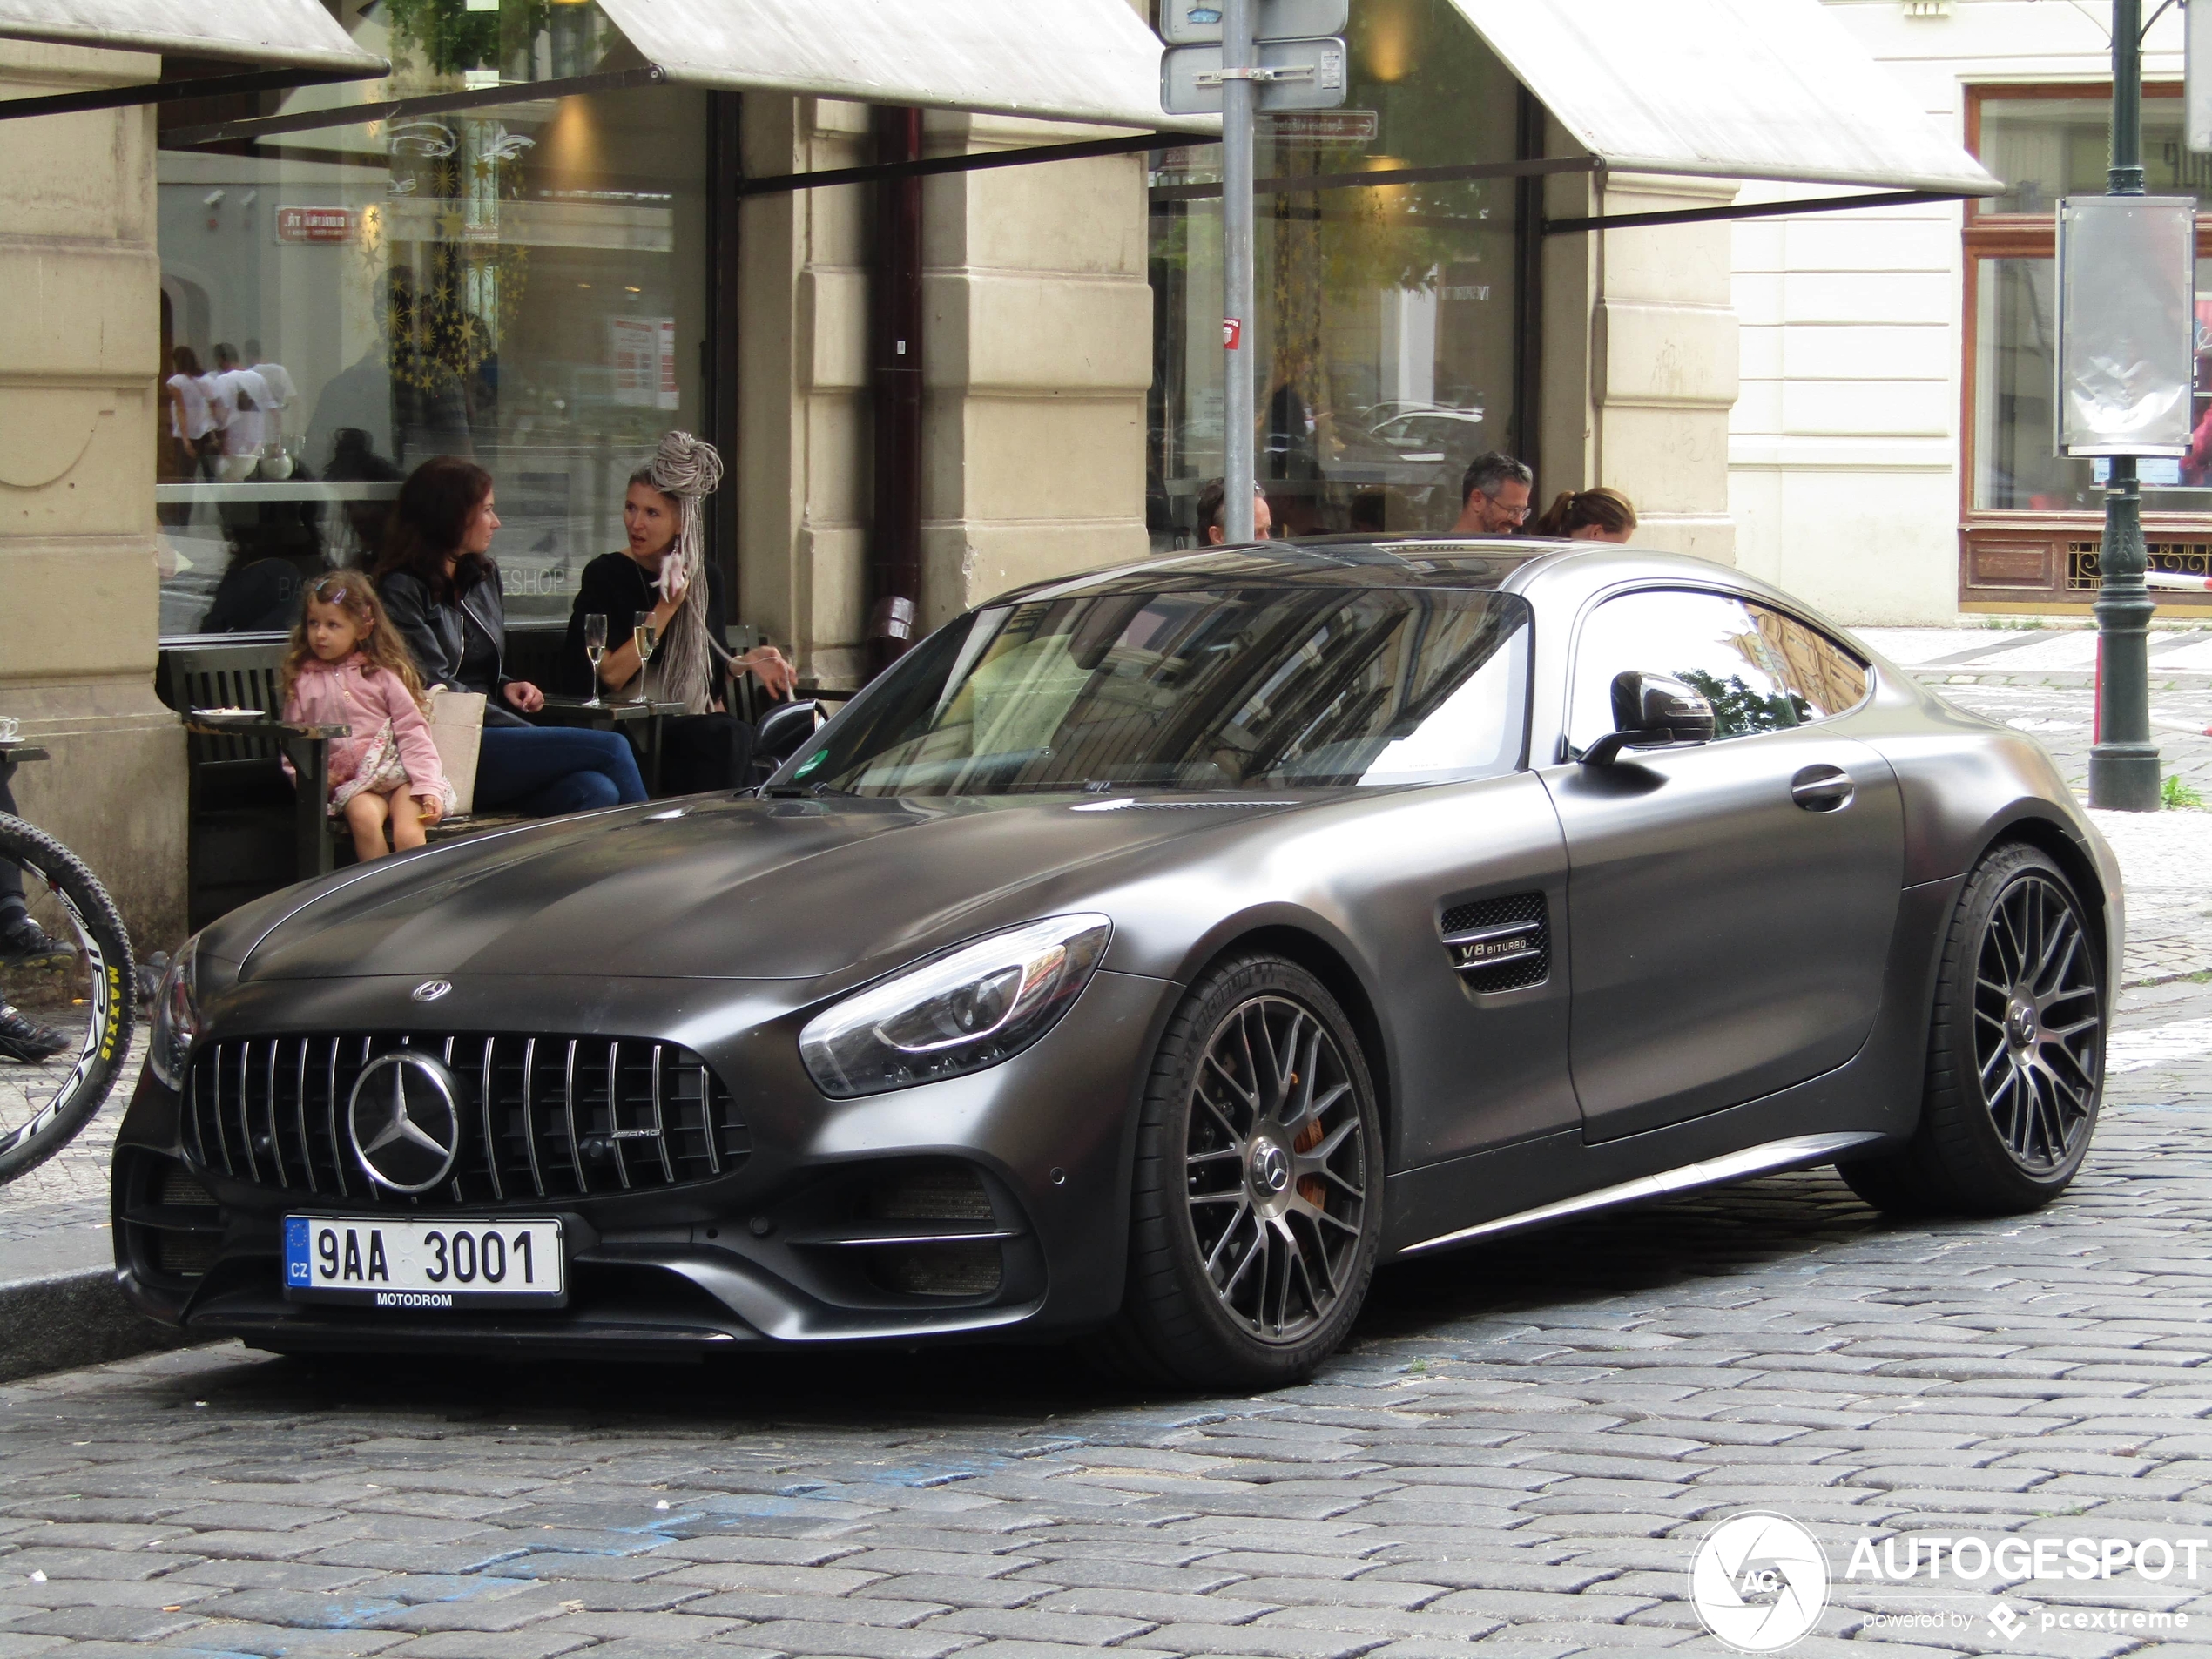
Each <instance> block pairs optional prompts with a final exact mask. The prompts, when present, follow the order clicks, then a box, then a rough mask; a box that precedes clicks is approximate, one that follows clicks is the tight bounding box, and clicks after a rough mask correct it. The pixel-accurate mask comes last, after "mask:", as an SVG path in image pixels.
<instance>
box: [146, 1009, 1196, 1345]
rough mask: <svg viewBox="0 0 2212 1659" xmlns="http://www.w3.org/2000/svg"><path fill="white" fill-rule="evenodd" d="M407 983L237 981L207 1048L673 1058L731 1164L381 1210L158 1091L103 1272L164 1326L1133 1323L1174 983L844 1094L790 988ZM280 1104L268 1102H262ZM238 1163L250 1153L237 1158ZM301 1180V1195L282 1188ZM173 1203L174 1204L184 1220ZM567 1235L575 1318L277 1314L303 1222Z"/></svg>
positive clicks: (651, 1333) (604, 1333) (246, 1333)
mask: <svg viewBox="0 0 2212 1659" xmlns="http://www.w3.org/2000/svg"><path fill="white" fill-rule="evenodd" d="M419 982H420V981H419V979H418V978H417V977H416V976H413V975H409V976H407V977H405V978H403V979H389V980H383V979H380V980H344V981H291V982H286V983H278V984H251V983H249V984H245V985H240V986H238V987H236V988H233V989H232V990H230V991H228V992H226V993H225V994H223V995H222V996H221V997H219V999H215V1000H212V1001H211V1002H210V1004H209V1006H208V1007H207V1008H206V1029H205V1030H204V1032H203V1034H202V1037H201V1051H203V1052H204V1051H205V1050H206V1048H207V1046H208V1045H209V1044H212V1043H216V1042H224V1041H226V1040H234V1039H238V1038H242V1037H251V1038H254V1039H257V1040H263V1039H277V1038H282V1039H287V1040H288V1039H292V1038H295V1037H308V1036H327V1035H332V1034H338V1033H359V1034H372V1033H388V1032H396V1031H407V1032H409V1033H412V1034H417V1040H418V1041H419V1040H420V1036H421V1035H435V1033H437V1032H445V1033H450V1034H467V1033H486V1032H509V1031H523V1030H543V1029H545V1028H547V1027H549V1026H552V1027H554V1028H559V1029H563V1030H567V1031H572V1032H585V1033H590V1034H594V1035H597V1036H604V1037H607V1038H619V1039H622V1040H623V1041H624V1042H629V1041H631V1040H633V1039H635V1040H638V1041H641V1042H667V1043H680V1044H682V1045H684V1046H685V1047H686V1048H688V1049H691V1050H692V1051H694V1052H695V1053H697V1054H698V1055H701V1056H702V1057H704V1058H705V1060H706V1061H707V1062H708V1063H709V1064H710V1065H711V1066H712V1067H713V1069H714V1070H715V1073H716V1075H717V1076H718V1077H719V1078H720V1079H722V1080H723V1082H725V1084H726V1086H727V1088H728V1089H729V1091H730V1095H731V1096H732V1100H733V1101H734V1103H735V1104H736V1106H737V1108H738V1111H739V1112H740V1113H741V1115H742V1116H743V1119H744V1123H745V1131H746V1135H747V1137H748V1139H749V1143H750V1150H748V1152H747V1153H746V1155H745V1157H744V1159H743V1161H742V1163H739V1164H738V1167H736V1168H734V1169H729V1170H725V1172H723V1173H721V1174H719V1175H716V1176H712V1177H708V1178H704V1179H696V1180H689V1181H685V1182H684V1183H682V1184H677V1185H671V1186H664V1187H661V1188H658V1189H654V1190H635V1191H620V1190H616V1191H608V1192H604V1193H598V1192H593V1193H588V1194H583V1195H578V1194H574V1193H570V1194H567V1195H565V1196H560V1197H545V1198H539V1197H535V1196H534V1195H523V1196H520V1197H515V1198H512V1199H510V1200H509V1201H506V1202H502V1203H498V1204H486V1203H483V1202H468V1203H461V1202H455V1200H454V1199H453V1198H452V1197H450V1196H449V1195H445V1194H440V1195H438V1196H435V1197H431V1196H426V1197H423V1198H421V1199H402V1198H395V1197H390V1196H389V1195H386V1196H384V1197H382V1198H381V1202H375V1203H367V1202H364V1201H363V1198H364V1197H365V1195H364V1194H362V1193H360V1192H359V1191H356V1192H355V1194H354V1197H352V1198H351V1199H350V1200H348V1199H345V1198H340V1197H334V1195H333V1194H331V1193H330V1192H328V1191H322V1192H315V1193H309V1192H306V1191H302V1190H300V1183H301V1182H302V1181H303V1180H304V1177H301V1176H300V1174H299V1173H298V1168H297V1166H296V1165H295V1166H293V1170H292V1172H291V1173H290V1175H289V1176H287V1172H286V1170H285V1167H284V1163H283V1160H282V1159H281V1158H279V1159H277V1160H275V1164H276V1167H275V1169H274V1170H272V1169H271V1168H269V1167H268V1164H269V1162H270V1161H269V1160H268V1159H267V1157H266V1155H265V1157H264V1158H263V1161H262V1167H261V1168H260V1169H259V1170H257V1171H255V1172H254V1175H253V1176H251V1177H249V1176H248V1175H246V1172H245V1171H244V1170H243V1169H242V1168H237V1169H226V1167H225V1163H224V1161H223V1160H222V1159H220V1158H219V1157H215V1156H213V1154H212V1152H211V1151H210V1150H209V1149H207V1148H206V1147H205V1146H203V1145H202V1144H200V1142H201V1141H202V1140H204V1138H205V1137H204V1136H199V1135H197V1134H196V1133H195V1128H196V1125H195V1123H193V1121H192V1109H189V1108H187V1106H186V1104H185V1102H184V1101H183V1100H181V1099H180V1097H179V1096H178V1095H177V1094H176V1093H175V1092H173V1091H172V1090H170V1089H167V1088H166V1087H165V1086H164V1085H163V1084H162V1083H161V1082H159V1081H158V1079H156V1078H155V1077H154V1076H152V1073H151V1071H148V1072H146V1073H145V1074H144V1075H142V1076H141V1077H140V1079H139V1082H138V1089H137V1091H136V1093H135V1094H134V1095H133V1096H132V1101H131V1104H130V1107H129V1109H128V1110H127V1112H126V1113H125V1117H124V1121H123V1124H122V1128H121V1130H120V1132H119V1134H118V1138H117V1145H116V1160H115V1166H114V1173H113V1179H112V1195H111V1196H112V1203H113V1209H114V1216H115V1241H116V1258H117V1270H118V1277H119V1278H120V1281H121V1283H122V1285H123V1289H124V1291H125V1294H126V1296H128V1297H129V1298H130V1299H131V1300H132V1302H133V1303H134V1304H135V1305H137V1306H138V1307H139V1308H141V1309H143V1310H144V1311H145V1312H147V1313H149V1314H151V1315H152V1316H153V1317H154V1318H157V1319H159V1320H161V1321H163V1322H164V1323H166V1324H169V1325H176V1326H180V1327H183V1328H184V1329H185V1330H188V1331H190V1332H193V1333H196V1334H199V1335H206V1336H232V1337H238V1338H240V1339H243V1340H245V1341H246V1342H247V1343H250V1344H253V1345H259V1346H264V1347H270V1348H275V1349H280V1350H284V1351H300V1352H307V1351H315V1350H321V1351H339V1352H345V1351H353V1352H590V1353H601V1354H613V1353H619V1354H625V1355H631V1356H636V1357H645V1356H650V1355H654V1354H662V1355H674V1354H685V1353H695V1352H704V1351H706V1350H710V1349H716V1348H729V1347H735V1346H738V1345H746V1344H753V1345H769V1344H781V1343H822V1342H858V1341H871V1340H875V1341H880V1340H896V1341H900V1342H914V1341H920V1340H933V1339H960V1338H972V1337H978V1336H988V1335H993V1334H1005V1333H1015V1332H1018V1333H1022V1334H1028V1333H1035V1334H1036V1335H1038V1336H1040V1337H1042V1336H1046V1335H1057V1334H1062V1333H1065V1332H1074V1331H1078V1330H1081V1329H1082V1328H1084V1327H1086V1326H1090V1325H1096V1324H1098V1323H1100V1322H1102V1321H1103V1320H1104V1319H1106V1318H1109V1317H1110V1316H1111V1315H1112V1314H1113V1312H1115V1310H1116V1308H1117V1307H1118V1306H1119V1305H1120V1303H1121V1298H1122V1287H1123V1271H1124V1267H1125V1261H1126V1249H1127V1239H1128V1237H1129V1230H1128V1207H1129V1181H1130V1168H1131V1159H1132V1157H1133V1143H1134V1136H1135V1130H1136V1102H1137V1096H1138V1091H1139V1089H1140V1088H1141V1085H1142V1080H1143V1075H1144V1072H1145V1070H1146V1069H1147V1065H1148V1062H1149V1057H1150V1053H1151V1049H1152V1046H1153V1042H1154V1040H1155V1038H1156V1036H1157V1030H1158V1028H1159V1026H1160V1024H1161V1022H1163V1021H1164V1019H1165V1017H1166V1015H1167V1012H1168V1010H1169V1008H1170V1006H1171V1004H1172V996H1171V995H1170V994H1171V993H1172V992H1173V991H1174V989H1175V988H1174V987H1173V986H1172V985H1170V984H1169V983H1168V982H1166V981H1160V980H1154V979H1146V978H1141V977H1138V976H1136V975H1131V974H1114V973H1107V972H1100V973H1098V974H1095V975H1094V976H1093V978H1092V980H1091V981H1090V983H1089V986H1087V987H1086V988H1085V989H1084V991H1083V994H1082V996H1081V997H1080V998H1079V999H1078V1000H1077V1001H1076V1006H1075V1007H1074V1008H1071V1009H1070V1010H1069V1013H1068V1015H1067V1016H1066V1017H1065V1018H1064V1019H1062V1021H1061V1022H1059V1024H1058V1025H1056V1026H1055V1028H1053V1029H1052V1031H1050V1032H1049V1034H1047V1035H1046V1036H1045V1037H1044V1038H1043V1039H1042V1041H1040V1042H1037V1043H1036V1044H1035V1046H1033V1047H1032V1048H1030V1049H1027V1050H1025V1051H1024V1052H1022V1054H1019V1055H1015V1057H1014V1058H1013V1059H1012V1060H1010V1061H1008V1062H1005V1063H1004V1064H1002V1065H1000V1066H997V1067H995V1068H993V1069H989V1070H988V1071H983V1072H979V1073H975V1074H974V1075H971V1076H966V1077H960V1078H954V1079H951V1080H948V1081H946V1082H937V1083H931V1084H927V1085H924V1086H921V1087H919V1088H914V1089H902V1090H898V1091H895V1092H893V1093H890V1094H885V1095H877V1096H868V1097H865V1098H862V1099H859V1100H853V1101H832V1100H828V1099H826V1098H825V1097H823V1096H821V1095H820V1094H819V1092H818V1091H817V1090H816V1089H814V1087H813V1082H812V1081H811V1080H810V1079H809V1078H808V1077H807V1076H806V1071H805V1069H803V1068H802V1067H801V1065H800V1064H799V1057H798V1049H797V1040H796V1038H797V1031H798V1028H799V1026H800V1025H801V1024H803V1023H804V1022H805V1020H806V1018H807V1017H808V1016H809V1015H811V1014H812V1013H813V1011H814V1008H815V1007H816V1006H817V1005H816V1004H814V1003H812V1002H802V1001H799V997H800V996H801V995H804V993H805V992H806V991H807V990H808V989H811V987H808V986H805V985H799V984H793V983H789V982H783V981H628V982H621V983H616V984H611V985H610V984H608V983H606V982H605V981H583V980H571V979H567V978H563V977H560V976H549V977H547V978H543V979H532V980H529V981H518V980H514V979H495V978H484V979H479V980H475V981H469V980H456V981H454V988H453V991H452V992H451V993H450V994H449V995H447V996H445V997H444V998H442V999H441V1000H440V1001H438V1002H437V1003H436V1004H435V1018H433V1017H431V1015H429V1014H428V1013H427V1012H426V1010H425V1009H424V1008H422V1007H421V1005H419V1004H415V1003H413V1002H411V1001H409V1000H408V992H409V991H411V990H412V989H413V988H414V987H415V985H416V984H417V983H419ZM269 1098H270V1099H271V1100H272V1101H273V1100H274V1099H275V1098H276V1096H274V1094H272V1095H271V1096H269ZM235 1162H236V1160H233V1163H235ZM280 1179H290V1180H291V1181H292V1182H293V1185H290V1186H287V1185H281V1184H279V1180H280ZM179 1200H183V1202H179ZM301 1212H305V1213H313V1214H354V1215H361V1216H362V1217H365V1218H371V1219H373V1218H374V1217H377V1216H379V1215H381V1216H383V1217H395V1216H410V1217H425V1218H427V1217H435V1216H441V1215H449V1216H454V1217H497V1218H498V1219H501V1220H509V1221H511V1220H519V1219H523V1218H525V1217H533V1216H537V1217H559V1219H560V1220H561V1222H562V1224H563V1233H564V1236H565V1238H566V1240H567V1251H568V1260H569V1278H570V1285H569V1296H568V1299H567V1303H566V1305H564V1306H563V1307H560V1308H557V1309H548V1310H545V1311H543V1312H541V1311H538V1310H535V1309H532V1310H526V1311H518V1310H515V1309H511V1308H510V1309H500V1310H496V1311H491V1310H471V1309H469V1308H467V1307H459V1308H455V1309H453V1310H451V1311H442V1310H441V1311H424V1310H408V1311H400V1310H377V1309H370V1308H364V1307H360V1306H346V1305H328V1304H318V1303H302V1302H294V1301H290V1300H287V1298H286V1297H285V1294H284V1291H283V1286H282V1265H281V1249H282V1227H283V1219H284V1217H285V1216H286V1215H287V1214H291V1213H301Z"/></svg>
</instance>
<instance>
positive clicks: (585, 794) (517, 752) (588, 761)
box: [476, 725, 645, 818]
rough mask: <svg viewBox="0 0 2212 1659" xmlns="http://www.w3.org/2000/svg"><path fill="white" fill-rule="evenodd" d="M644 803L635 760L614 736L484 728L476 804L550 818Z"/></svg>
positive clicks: (570, 730) (568, 730) (642, 782)
mask: <svg viewBox="0 0 2212 1659" xmlns="http://www.w3.org/2000/svg"><path fill="white" fill-rule="evenodd" d="M643 799H645V780H644V779H643V778H641V777H639V776H638V775H637V757H636V756H635V755H633V754H632V753H631V751H630V745H629V744H628V743H626V742H625V741H624V739H623V738H621V737H620V736H619V735H617V733H615V732H588V731H585V730H583V729H582V728H580V727H574V726H544V725H540V726H516V725H488V726H486V727H485V728H484V738H483V747H482V749H481V750H480V751H479V752H478V753H477V756H476V805H477V806H478V807H479V808H481V809H482V810H484V811H487V812H492V811H501V810H504V811H509V812H516V813H523V814H525V815H526V816H528V817H530V818H554V817H557V816H558V815H560V814H561V813H588V812H591V811H593V810H594V809H596V808H597V807H601V806H622V805H625V804H627V803H629V802H631V801H640V800H643Z"/></svg>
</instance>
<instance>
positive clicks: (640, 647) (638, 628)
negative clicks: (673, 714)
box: [630, 610, 660, 703]
mask: <svg viewBox="0 0 2212 1659" xmlns="http://www.w3.org/2000/svg"><path fill="white" fill-rule="evenodd" d="M630 637H631V639H632V640H634V641H636V642H637V700H638V701H639V702H640V703H643V702H644V701H646V697H645V664H647V663H650V662H651V661H652V660H653V647H654V646H655V645H657V644H659V643H660V630H659V629H658V628H656V627H654V626H653V613H652V612H651V611H650V610H641V611H639V612H638V613H637V624H636V625H635V626H634V627H633V628H632V629H631V633H630Z"/></svg>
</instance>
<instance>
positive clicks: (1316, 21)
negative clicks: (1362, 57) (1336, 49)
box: [1160, 0, 1352, 46]
mask: <svg viewBox="0 0 2212 1659" xmlns="http://www.w3.org/2000/svg"><path fill="white" fill-rule="evenodd" d="M1221 17H1222V0H1161V5H1160V38H1161V39H1162V40H1164V41H1165V42H1167V44H1169V45H1170V46H1210V45H1212V44H1216V43H1217V42H1218V41H1219V40H1220V39H1221ZM1351 20H1352V6H1351V0H1254V4H1253V12H1252V38H1253V39H1255V40H1301V39H1311V38H1312V37H1315V36H1317V35H1340V34H1342V33H1343V32H1344V26H1345V24H1347V23H1349V22H1350V21H1351Z"/></svg>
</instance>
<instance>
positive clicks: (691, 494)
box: [630, 432, 727, 714]
mask: <svg viewBox="0 0 2212 1659" xmlns="http://www.w3.org/2000/svg"><path fill="white" fill-rule="evenodd" d="M630 482H631V483H633V484H644V485H645V486H647V487H648V488H650V489H658V491H660V493H661V494H662V495H664V496H668V497H669V498H670V499H671V500H672V501H673V502H675V503H676V513H677V520H676V540H675V542H674V543H672V544H671V546H670V548H669V550H668V554H667V556H666V557H665V558H664V559H663V560H662V561H661V567H660V591H661V597H663V598H664V599H665V598H666V597H668V594H669V585H670V580H671V577H674V578H675V579H676V580H677V581H678V582H679V583H681V585H682V587H683V589H684V603H683V604H682V605H681V606H680V607H678V610H677V612H676V614H675V615H674V616H673V617H671V618H670V619H669V624H668V629H667V632H666V636H665V637H664V638H663V639H662V641H661V643H660V649H659V650H658V651H656V652H654V654H653V664H652V666H653V678H654V679H655V680H656V681H658V691H657V692H656V694H657V695H660V696H667V695H668V694H670V693H671V692H673V693H674V694H675V695H676V696H677V697H680V698H682V699H683V703H684V707H685V711H687V712H689V713H691V714H704V713H705V712H706V711H707V708H708V705H709V701H710V690H711V685H712V683H713V682H712V677H711V664H712V662H713V661H714V660H715V658H717V656H726V655H727V653H726V652H718V651H716V649H715V648H716V647H717V646H718V645H719V644H721V642H720V641H719V640H710V639H709V638H708V637H707V634H706V550H705V546H704V545H703V544H702V543H703V537H702V536H701V534H700V527H699V516H700V508H701V504H702V503H703V502H705V499H706V497H707V496H711V495H712V494H713V493H714V491H715V489H716V487H717V486H718V485H719V484H720V483H721V482H722V457H721V455H720V454H719V453H718V452H717V450H716V449H715V448H714V446H713V445H712V444H711V443H709V442H707V441H706V440H705V439H704V438H695V437H693V436H692V435H691V434H690V433H688V432H671V433H670V434H669V435H667V436H666V437H664V438H663V439H662V440H661V441H660V448H658V449H657V450H655V451H654V452H653V458H652V459H651V461H648V462H645V464H644V466H642V467H640V468H638V469H637V471H635V472H633V473H631V475H630Z"/></svg>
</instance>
